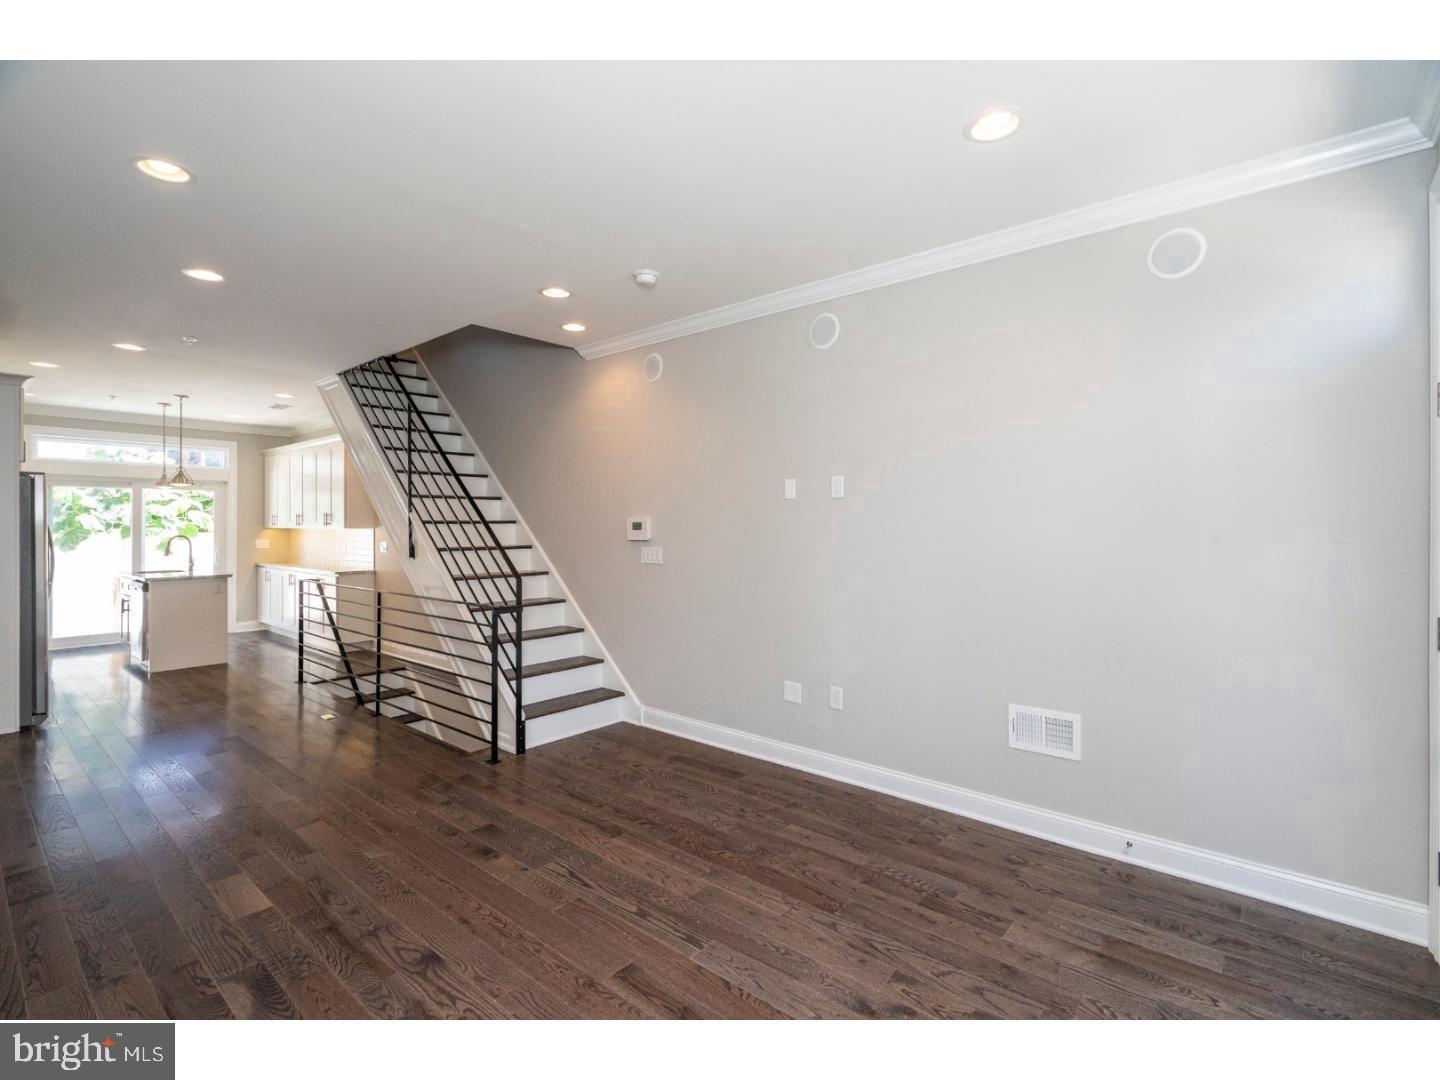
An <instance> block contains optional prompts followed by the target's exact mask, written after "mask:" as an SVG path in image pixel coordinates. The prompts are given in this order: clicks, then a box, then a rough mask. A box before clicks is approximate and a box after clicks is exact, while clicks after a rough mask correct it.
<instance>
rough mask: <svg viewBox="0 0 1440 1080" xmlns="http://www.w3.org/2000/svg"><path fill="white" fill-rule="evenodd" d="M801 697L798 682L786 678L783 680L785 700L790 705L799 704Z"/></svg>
mask: <svg viewBox="0 0 1440 1080" xmlns="http://www.w3.org/2000/svg"><path fill="white" fill-rule="evenodd" d="M803 697H804V694H803V693H802V692H801V690H800V684H799V683H798V682H790V681H789V680H788V679H787V680H786V681H785V700H786V701H788V702H790V704H792V705H799V704H800V703H801V700H802V699H803Z"/></svg>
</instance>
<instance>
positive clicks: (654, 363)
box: [645, 352, 665, 382]
mask: <svg viewBox="0 0 1440 1080" xmlns="http://www.w3.org/2000/svg"><path fill="white" fill-rule="evenodd" d="M663 374H665V358H664V357H663V356H661V355H660V354H659V353H658V352H652V353H651V354H650V355H649V356H647V357H645V381H646V382H654V381H655V380H656V379H658V378H660V376H661V375H663Z"/></svg>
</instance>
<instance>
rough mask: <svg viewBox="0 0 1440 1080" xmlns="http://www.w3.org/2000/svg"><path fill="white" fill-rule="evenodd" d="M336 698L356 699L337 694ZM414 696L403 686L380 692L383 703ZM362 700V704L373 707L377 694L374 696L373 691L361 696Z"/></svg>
mask: <svg viewBox="0 0 1440 1080" xmlns="http://www.w3.org/2000/svg"><path fill="white" fill-rule="evenodd" d="M335 696H336V697H337V698H339V699H340V700H341V701H352V700H354V697H355V695H354V694H336V695H335ZM413 696H414V692H413V691H411V690H409V689H407V688H405V687H403V686H392V687H389V688H387V689H385V690H381V691H380V700H381V701H389V700H390V699H391V698H397V697H413ZM360 700H361V702H363V703H364V704H366V705H373V704H374V703H375V694H374V692H373V691H372V692H371V693H368V694H361V695H360Z"/></svg>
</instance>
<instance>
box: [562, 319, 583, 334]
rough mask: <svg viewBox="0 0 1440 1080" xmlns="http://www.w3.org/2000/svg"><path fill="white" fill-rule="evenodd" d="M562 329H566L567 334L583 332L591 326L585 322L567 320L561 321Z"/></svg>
mask: <svg viewBox="0 0 1440 1080" xmlns="http://www.w3.org/2000/svg"><path fill="white" fill-rule="evenodd" d="M560 329H561V330H564V331H565V332H566V333H567V334H583V333H584V332H585V331H586V330H587V329H589V327H587V326H586V325H585V324H584V323H583V322H567V323H561V324H560Z"/></svg>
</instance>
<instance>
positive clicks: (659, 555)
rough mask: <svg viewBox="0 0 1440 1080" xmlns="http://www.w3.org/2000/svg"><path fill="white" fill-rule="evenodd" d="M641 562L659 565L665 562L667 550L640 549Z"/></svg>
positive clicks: (654, 548) (660, 548)
mask: <svg viewBox="0 0 1440 1080" xmlns="http://www.w3.org/2000/svg"><path fill="white" fill-rule="evenodd" d="M640 561H641V562H642V563H654V564H656V565H659V564H660V563H663V562H664V561H665V549H664V548H663V547H642V548H641V549H640Z"/></svg>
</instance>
